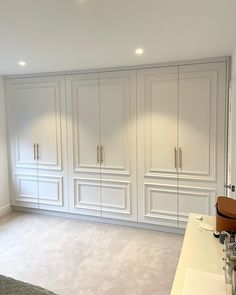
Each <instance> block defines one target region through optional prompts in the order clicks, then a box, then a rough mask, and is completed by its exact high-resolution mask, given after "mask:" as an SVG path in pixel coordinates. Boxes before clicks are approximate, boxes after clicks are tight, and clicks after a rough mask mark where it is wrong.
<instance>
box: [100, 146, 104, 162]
mask: <svg viewBox="0 0 236 295" xmlns="http://www.w3.org/2000/svg"><path fill="white" fill-rule="evenodd" d="M103 151H104V148H103V146H102V145H101V146H100V163H101V164H102V163H103V161H104V159H103Z"/></svg>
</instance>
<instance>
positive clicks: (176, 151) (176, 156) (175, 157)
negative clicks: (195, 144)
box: [175, 147, 177, 169]
mask: <svg viewBox="0 0 236 295" xmlns="http://www.w3.org/2000/svg"><path fill="white" fill-rule="evenodd" d="M175 168H176V169H177V148H176V147H175Z"/></svg>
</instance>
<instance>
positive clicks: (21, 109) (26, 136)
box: [6, 78, 39, 208]
mask: <svg viewBox="0 0 236 295" xmlns="http://www.w3.org/2000/svg"><path fill="white" fill-rule="evenodd" d="M6 102H7V119H8V134H9V148H10V167H11V169H10V172H11V186H10V189H11V204H12V205H15V206H23V207H29V208H38V206H39V205H38V201H39V200H38V170H37V160H36V149H35V147H36V143H37V131H36V130H37V118H38V117H39V111H38V105H39V104H38V101H37V99H36V97H35V95H34V79H33V78H32V79H17V80H9V81H7V101H6Z"/></svg>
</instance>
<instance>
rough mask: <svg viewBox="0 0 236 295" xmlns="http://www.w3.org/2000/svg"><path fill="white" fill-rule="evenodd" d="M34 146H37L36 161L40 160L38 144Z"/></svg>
mask: <svg viewBox="0 0 236 295" xmlns="http://www.w3.org/2000/svg"><path fill="white" fill-rule="evenodd" d="M36 146H37V160H39V159H40V156H39V143H37V144H36Z"/></svg>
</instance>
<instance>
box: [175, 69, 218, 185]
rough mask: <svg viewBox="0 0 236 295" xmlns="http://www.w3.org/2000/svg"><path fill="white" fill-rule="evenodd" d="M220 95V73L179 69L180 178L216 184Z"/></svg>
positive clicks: (207, 70)
mask: <svg viewBox="0 0 236 295" xmlns="http://www.w3.org/2000/svg"><path fill="white" fill-rule="evenodd" d="M217 93H218V92H217V71H211V70H210V69H205V70H204V68H203V69H202V70H201V68H199V67H198V69H194V68H192V67H188V66H185V67H184V66H182V67H180V74H179V127H178V142H179V148H181V149H182V167H180V169H179V175H181V176H182V175H185V176H186V175H187V177H188V178H199V179H201V180H204V179H206V180H207V179H210V180H213V181H214V180H215V178H216V175H215V172H216V169H215V165H216V161H215V157H216V126H217V125H216V124H217V122H216V120H217ZM219 117H220V116H219ZM219 119H220V118H219ZM193 152H194V157H193Z"/></svg>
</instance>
